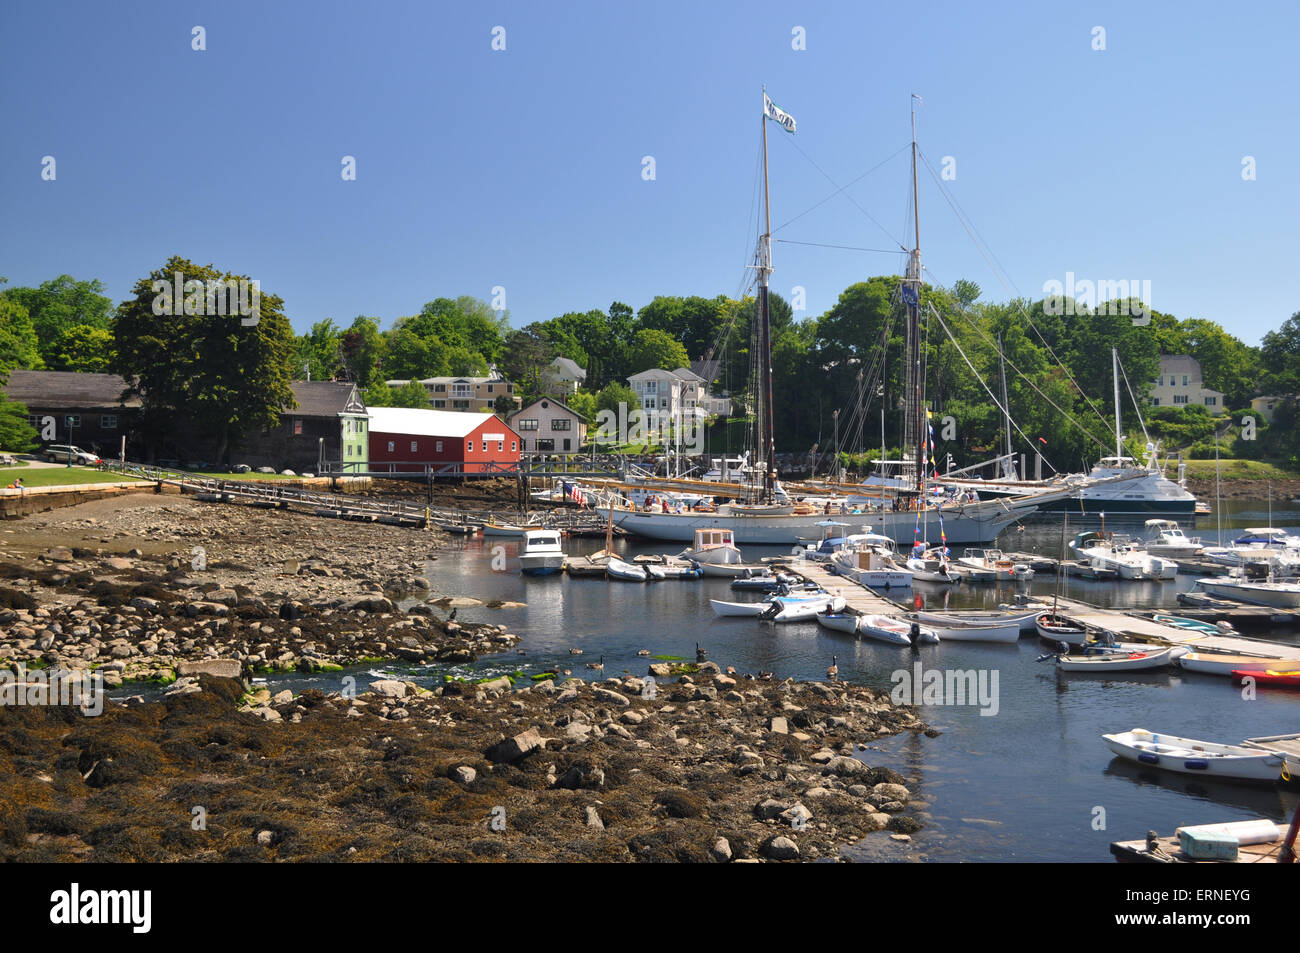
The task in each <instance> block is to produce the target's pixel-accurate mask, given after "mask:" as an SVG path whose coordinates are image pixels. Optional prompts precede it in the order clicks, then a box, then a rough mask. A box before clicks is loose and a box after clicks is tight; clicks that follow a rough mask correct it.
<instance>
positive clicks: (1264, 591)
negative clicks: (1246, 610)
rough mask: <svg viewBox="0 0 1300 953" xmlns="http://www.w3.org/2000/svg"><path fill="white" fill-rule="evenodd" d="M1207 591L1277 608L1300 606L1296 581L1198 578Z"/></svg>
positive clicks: (1299, 591) (1299, 594)
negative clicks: (1245, 580) (1233, 580)
mask: <svg viewBox="0 0 1300 953" xmlns="http://www.w3.org/2000/svg"><path fill="white" fill-rule="evenodd" d="M1196 584H1197V585H1198V586H1200V587H1201V589H1203V590H1204V591H1205V592H1208V593H1209V594H1210V595H1212V596H1218V597H1219V598H1221V599H1235V600H1236V601H1238V602H1249V603H1252V604H1253V605H1260V606H1273V607H1274V608H1276V609H1296V608H1300V585H1296V584H1295V583H1267V582H1231V581H1228V580H1223V579H1198V580H1196Z"/></svg>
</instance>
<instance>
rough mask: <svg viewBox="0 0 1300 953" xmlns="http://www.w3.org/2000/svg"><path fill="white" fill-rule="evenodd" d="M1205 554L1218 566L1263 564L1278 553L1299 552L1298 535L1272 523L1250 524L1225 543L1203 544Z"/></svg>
mask: <svg viewBox="0 0 1300 953" xmlns="http://www.w3.org/2000/svg"><path fill="white" fill-rule="evenodd" d="M1204 554H1205V556H1206V558H1207V559H1209V560H1210V561H1211V562H1214V563H1218V564H1219V565H1220V566H1249V565H1263V564H1266V563H1269V562H1272V561H1273V560H1274V559H1276V558H1277V557H1278V555H1279V554H1289V555H1293V556H1294V555H1297V554H1300V536H1292V535H1291V534H1289V533H1287V532H1286V530H1282V529H1276V528H1275V527H1272V526H1256V527H1250V528H1247V529H1245V530H1243V531H1242V534H1241V535H1240V536H1238V537H1237V538H1236V539H1234V540H1233V541H1232V543H1231V544H1229V545H1228V546H1210V547H1206V549H1205V551H1204Z"/></svg>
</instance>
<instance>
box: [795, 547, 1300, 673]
mask: <svg viewBox="0 0 1300 953" xmlns="http://www.w3.org/2000/svg"><path fill="white" fill-rule="evenodd" d="M782 568H783V569H784V570H786V571H789V572H792V573H794V574H795V575H798V576H801V577H802V578H803V579H805V580H806V581H808V582H815V583H817V584H818V585H819V586H821V587H822V588H823V589H825V590H826V591H827V592H832V593H834V594H836V595H840V596H843V597H844V599H845V601H846V602H847V603H848V605H849V608H851V609H854V610H856V611H858V612H860V613H864V614H880V615H892V616H899V617H901V616H902V614H903V613H906V612H911V611H912V606H911V605H908V604H903V603H900V602H896V601H894V600H893V599H890V598H889V597H888V596H886V595H882V594H881V593H879V592H877V591H875V590H874V589H869V588H867V587H866V586H861V585H859V584H857V583H856V582H853V581H852V580H850V579H848V578H846V577H844V576H837V575H835V574H833V573H832V572H830V570H829V568H827V567H826V566H825V565H823V564H821V563H815V562H809V561H807V560H804V561H791V562H790V563H788V564H785V565H784V566H783V567H782ZM899 591H900V592H907V591H909V590H899ZM1058 605H1059V608H1060V611H1061V612H1062V613H1063V614H1064V615H1068V616H1070V617H1071V618H1075V619H1078V620H1079V621H1080V622H1084V623H1086V624H1088V625H1090V626H1094V627H1096V628H1099V629H1107V630H1109V631H1111V632H1114V633H1115V634H1116V635H1117V636H1119V638H1120V639H1121V640H1123V639H1124V637H1125V636H1128V637H1130V638H1134V640H1135V641H1144V640H1149V639H1158V640H1161V641H1164V642H1168V643H1171V644H1173V645H1185V646H1187V647H1188V648H1191V649H1192V650H1193V651H1197V652H1220V653H1226V654H1229V655H1276V656H1278V657H1280V658H1295V659H1297V661H1300V647H1298V646H1295V645H1290V644H1287V643H1285V642H1276V641H1273V640H1270V639H1256V638H1251V637H1249V636H1244V635H1239V634H1235V633H1229V634H1209V633H1204V632H1194V631H1190V630H1188V629H1180V628H1176V627H1174V626H1170V625H1164V624H1162V623H1160V622H1155V621H1153V620H1151V619H1145V618H1143V617H1141V616H1138V615H1133V614H1130V613H1129V612H1125V611H1120V610H1117V609H1103V608H1101V607H1099V606H1094V605H1089V604H1088V603H1086V602H1080V601H1078V600H1077V599H1064V598H1063V599H1060V600H1059V602H1058ZM931 611H934V610H931ZM955 611H957V612H960V610H955ZM1171 614H1174V611H1171Z"/></svg>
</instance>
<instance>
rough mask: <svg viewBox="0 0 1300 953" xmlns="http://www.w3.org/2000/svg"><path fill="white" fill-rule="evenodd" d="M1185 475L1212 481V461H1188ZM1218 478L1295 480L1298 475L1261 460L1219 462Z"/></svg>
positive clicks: (1299, 477)
mask: <svg viewBox="0 0 1300 953" xmlns="http://www.w3.org/2000/svg"><path fill="white" fill-rule="evenodd" d="M1187 475H1188V476H1189V477H1192V478H1194V479H1199V480H1213V479H1214V461H1213V460H1188V461H1187ZM1219 476H1220V477H1221V478H1222V479H1224V480H1295V479H1300V473H1297V472H1296V471H1294V470H1286V469H1283V468H1282V467H1279V466H1277V465H1276V464H1273V463H1264V462H1263V461H1261V460H1220V461H1219Z"/></svg>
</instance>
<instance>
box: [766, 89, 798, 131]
mask: <svg viewBox="0 0 1300 953" xmlns="http://www.w3.org/2000/svg"><path fill="white" fill-rule="evenodd" d="M763 115H765V116H767V118H768V119H775V120H776V121H777V122H779V123H780V124H781V125H782V126H784V127H785V131H786V132H794V117H793V116H791V115H790V114H789V113H788V112H786V111H785V110H784V109H782V108H781V107H780V106H778V105H777V104H776V103H774V102H772V100H771V99H769V98H768V95H767V93H764V94H763Z"/></svg>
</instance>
